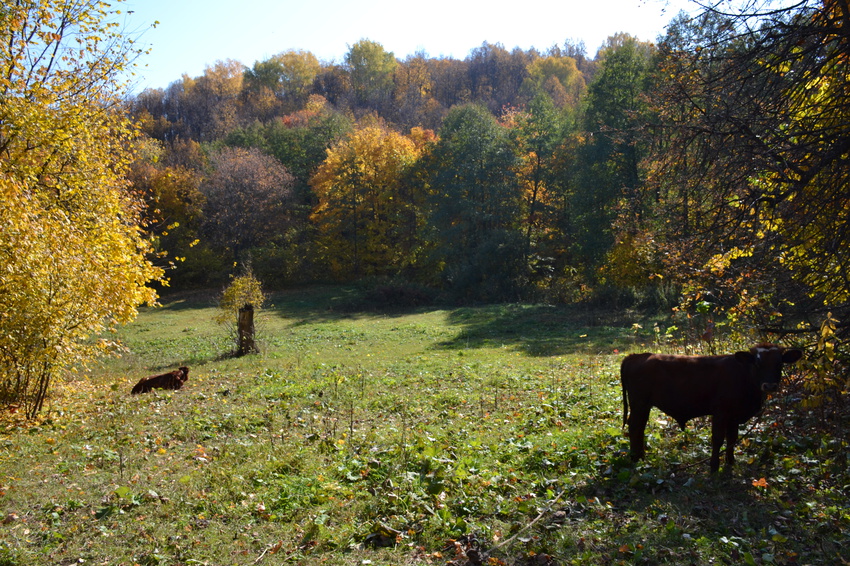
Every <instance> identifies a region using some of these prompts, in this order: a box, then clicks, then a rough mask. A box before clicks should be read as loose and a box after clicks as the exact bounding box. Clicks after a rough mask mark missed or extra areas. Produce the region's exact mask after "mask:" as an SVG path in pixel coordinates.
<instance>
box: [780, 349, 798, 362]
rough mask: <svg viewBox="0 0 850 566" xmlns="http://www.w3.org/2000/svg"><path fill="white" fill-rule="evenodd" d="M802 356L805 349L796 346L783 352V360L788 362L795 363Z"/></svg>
mask: <svg viewBox="0 0 850 566" xmlns="http://www.w3.org/2000/svg"><path fill="white" fill-rule="evenodd" d="M802 357H803V351H802V350H797V349H796V348H795V349H793V350H785V351H784V352H782V362H783V363H786V364H793V363H794V362H796V361H797V360H799V359H800V358H802Z"/></svg>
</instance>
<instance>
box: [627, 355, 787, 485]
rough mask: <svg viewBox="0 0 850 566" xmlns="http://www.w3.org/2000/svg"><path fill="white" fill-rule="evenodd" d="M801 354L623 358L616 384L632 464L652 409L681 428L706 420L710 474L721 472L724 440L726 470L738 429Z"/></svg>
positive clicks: (638, 455) (640, 455)
mask: <svg viewBox="0 0 850 566" xmlns="http://www.w3.org/2000/svg"><path fill="white" fill-rule="evenodd" d="M802 355H803V353H802V352H801V351H800V350H786V349H784V348H782V347H780V346H776V345H775V344H761V345H758V346H754V347H753V348H751V349H750V351H749V352H737V353H735V354H730V355H725V356H669V355H663V354H631V355H629V356H626V357H625V359H624V360H623V363H622V365H621V367H620V381H621V383H622V386H623V426H626V424H628V425H629V443H630V446H631V456H632V459H633V460H639V459H640V458H643V456H644V453H645V450H646V448H645V444H644V431H645V429H646V423H647V421H648V420H649V410H650V409H651V408H652V407H657V408H659V409H661V410H662V411H663V412H665V413H667V414H668V415H670V416H671V417H673V418H674V419H675V420H676V422H678V423H679V426H680V427H682V428H683V429H684V428H685V424H686V423H687V422H688V421H689V420H691V419H693V418H696V417H702V416H705V415H711V460H710V463H711V471H712V472H716V471H717V470H718V469H719V468H720V448H721V446H722V445H723V441H724V440H725V441H726V470H727V471H731V469H732V464H733V463H734V461H735V443H736V442H737V440H738V426H739V425H741V424H743V423H745V422H747V421H748V420H749V419H751V418H752V417H753V416H755V415H756V414H757V413H758V412H759V411H761V408H762V404H763V402H764V399H765V397H766V396H767V393H769V392H771V391H775V390H776V389H777V388H778V387H779V380H780V378H781V377H782V365H783V364H792V363H794V362H796V361H797V360H799V359H800V358H801V357H802ZM629 405H631V414H629Z"/></svg>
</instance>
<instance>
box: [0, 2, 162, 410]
mask: <svg viewBox="0 0 850 566" xmlns="http://www.w3.org/2000/svg"><path fill="white" fill-rule="evenodd" d="M106 19H108V13H107V12H106V11H105V7H104V5H102V3H99V2H91V1H88V2H73V3H71V2H63V1H54V2H49V1H46V0H45V1H42V2H35V1H29V2H18V3H15V4H13V5H6V6H5V7H4V8H3V10H2V11H0V40H2V43H3V44H4V45H7V46H11V48H10V49H4V50H3V51H2V53H0V71H2V72H0V75H2V79H0V203H2V206H0V263H2V265H3V268H2V269H0V402H7V403H10V402H17V403H22V404H23V405H24V406H25V408H26V412H27V414H28V415H30V416H34V415H35V414H36V413H37V412H38V411H39V410H40V409H41V406H42V404H43V402H44V398H45V396H46V394H47V392H48V388H49V384H50V379H51V376H53V375H54V373H55V372H56V371H57V370H58V369H60V368H63V367H67V366H70V365H74V364H79V363H82V362H84V361H85V360H87V359H89V358H90V356H92V355H94V354H96V353H98V352H99V351H102V350H103V349H104V348H105V347H107V346H108V344H107V343H106V342H105V341H98V342H95V343H92V342H91V341H90V337H91V336H93V335H96V334H98V333H100V332H101V331H102V330H104V329H105V328H108V327H111V326H112V325H114V324H117V323H123V322H127V321H130V320H132V319H133V318H134V317H135V315H136V312H137V311H136V307H137V306H138V305H139V304H142V303H152V302H154V301H155V300H156V294H155V293H154V291H153V290H152V289H150V288H148V287H147V286H146V284H147V283H148V282H149V281H151V280H153V279H157V278H159V277H161V275H162V272H161V270H160V269H158V268H156V267H155V266H153V265H152V264H151V262H150V261H149V260H148V259H147V258H146V255H147V254H148V252H149V251H150V245H149V243H148V242H147V241H146V240H145V239H144V238H143V234H142V232H141V230H140V228H139V222H138V218H139V203H138V201H137V199H136V198H134V197H133V196H132V195H131V194H130V193H129V191H128V187H127V183H126V180H125V177H124V175H125V173H126V169H127V165H128V163H129V160H130V158H131V157H132V147H133V139H134V137H135V133H134V130H133V128H132V127H131V124H130V123H129V122H128V121H127V120H126V118H125V117H124V116H123V114H122V113H120V112H119V111H118V106H117V100H118V99H117V96H118V90H119V89H117V88H116V85H115V82H114V81H115V77H116V74H117V73H119V72H121V70H122V69H123V68H124V65H125V63H126V61H127V58H128V57H129V55H130V54H131V53H132V48H131V45H130V44H129V43H127V42H124V41H122V38H121V36H120V35H119V34H117V33H116V32H115V31H114V29H113V25H112V24H106V23H103V22H104V21H105V20H106ZM50 54H52V55H50ZM57 54H61V59H57V58H56V57H57Z"/></svg>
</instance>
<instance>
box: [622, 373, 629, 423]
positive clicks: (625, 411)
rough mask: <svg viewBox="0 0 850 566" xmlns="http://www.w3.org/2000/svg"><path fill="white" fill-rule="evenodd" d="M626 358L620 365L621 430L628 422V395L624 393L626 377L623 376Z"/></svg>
mask: <svg viewBox="0 0 850 566" xmlns="http://www.w3.org/2000/svg"><path fill="white" fill-rule="evenodd" d="M626 359H628V356H626V358H625V359H623V363H622V364H621V365H620V387H622V389H623V428H626V424H627V423H628V421H629V394H628V392H627V391H626V375H625V373H626V372H625V367H624V366H625V365H626Z"/></svg>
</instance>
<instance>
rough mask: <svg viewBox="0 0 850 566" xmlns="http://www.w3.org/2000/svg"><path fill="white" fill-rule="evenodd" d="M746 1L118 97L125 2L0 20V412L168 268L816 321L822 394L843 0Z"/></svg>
mask: <svg viewBox="0 0 850 566" xmlns="http://www.w3.org/2000/svg"><path fill="white" fill-rule="evenodd" d="M741 5H742V6H743V8H742V9H733V8H732V7H731V6H733V4H725V3H724V4H723V6H716V7H706V8H705V9H703V11H702V12H701V13H700V14H699V15H697V16H693V17H686V16H685V15H679V16H677V17H676V18H675V19H674V20H673V21H672V22H671V24H670V26H669V27H668V31H667V34H666V36H665V37H663V38H660V39H659V41H658V42H657V43H649V42H642V41H639V40H638V39H636V38H634V37H630V36H628V35H625V34H619V35H615V36H612V37H611V38H609V40H608V41H607V42H606V43H605V45H604V46H603V47H602V48H601V49H600V50H599V52H598V53H597V54H596V55H595V56H594V57H593V58H592V59H590V58H589V57H587V55H586V53H585V50H584V48H583V46H582V45H581V44H576V43H573V42H568V43H567V44H565V45H564V46H563V47H552V48H550V49H549V50H547V51H545V52H538V51H535V50H528V51H524V50H521V49H514V50H512V51H508V50H506V49H504V48H503V47H502V46H500V45H498V44H488V43H485V44H483V45H482V46H481V47H480V48H478V49H475V50H473V51H472V52H471V53H470V54H469V56H467V57H466V58H465V59H463V60H457V59H451V58H436V59H435V58H430V57H428V56H426V55H425V54H421V53H420V54H415V55H413V56H410V57H407V58H406V59H405V60H403V61H400V60H398V59H397V58H396V57H395V56H394V55H393V54H392V53H389V52H387V51H386V50H384V49H383V47H382V46H381V45H380V44H378V43H376V42H373V41H370V40H366V39H364V40H361V41H359V42H357V43H355V44H354V45H352V46H351V47H350V48H349V51H348V53H347V54H346V55H345V57H344V61H343V62H342V63H340V64H334V63H325V62H320V61H318V60H317V59H316V58H315V56H313V55H312V54H310V53H308V52H304V51H289V52H285V53H282V54H280V55H277V56H274V57H271V58H269V59H267V60H265V61H258V62H256V63H254V65H253V66H252V67H250V68H249V67H245V66H244V65H242V64H241V63H238V62H234V61H224V62H218V63H216V64H214V65H212V66H210V67H209V68H208V69H207V70H206V71H205V73H204V74H203V75H202V76H200V77H195V78H191V77H187V76H184V77H183V78H182V79H180V80H178V81H176V82H174V83H172V84H171V85H170V86H169V87H168V88H166V89H162V90H159V89H156V90H148V91H144V92H142V93H140V94H138V95H136V96H133V97H131V98H129V99H125V100H124V101H123V104H121V103H119V95H120V94H121V88H120V85H119V84H118V76H119V74H120V73H121V72H122V70H123V69H124V68H125V67H126V65H127V64H128V62H129V61H131V60H132V59H133V58H134V57H135V56H137V55H138V54H139V50H138V49H137V48H136V47H135V46H134V43H133V41H132V39H130V38H127V37H125V36H124V35H123V34H122V33H121V31H120V30H118V29H117V27H116V26H117V24H115V23H114V22H115V20H114V19H110V14H112V15H114V14H115V11H114V10H113V11H112V12H110V11H109V10H106V9H104V7H103V6H102V5H101V4H100V3H98V2H95V1H94V0H83V1H81V2H69V1H63V0H58V1H56V2H46V1H44V0H28V1H27V2H20V3H16V4H15V5H14V6H10V7H9V8H8V9H5V10H0V43H2V44H3V45H5V46H7V48H6V49H3V50H0V67H1V68H0V70H2V73H0V77H2V78H0V102H2V103H1V104H0V196H2V199H3V204H4V206H3V207H2V208H0V221H2V226H3V229H2V230H0V254H2V257H3V258H4V261H5V269H4V270H3V271H2V273H0V290H2V293H0V324H2V328H1V329H2V332H1V333H0V335H2V336H0V374H2V375H3V376H6V377H4V379H3V380H2V382H0V402H2V401H7V402H8V401H9V400H14V399H24V401H25V403H26V404H27V407H26V410H27V412H28V413H29V414H35V412H37V411H38V410H39V409H40V407H41V403H42V402H43V400H44V395H45V393H46V391H47V390H48V386H49V383H50V377H51V376H52V375H53V374H54V373H55V371H56V370H57V368H61V367H67V366H68V365H71V364H76V363H79V362H80V361H81V360H83V359H84V358H86V357H87V356H88V355H89V354H93V353H95V352H96V351H100V350H102V349H107V348H108V347H109V341H108V340H102V341H99V342H96V343H94V342H92V341H91V340H90V339H89V338H90V336H92V335H95V334H98V333H100V332H101V331H102V330H103V329H104V328H108V327H110V326H112V325H114V324H116V323H120V322H123V321H127V320H131V319H132V318H133V316H134V314H135V308H136V307H137V306H138V305H139V304H141V303H143V302H145V301H152V300H154V298H155V294H154V293H153V292H152V289H151V287H150V284H151V283H153V282H156V281H160V282H162V280H161V275H162V273H163V270H165V274H166V276H167V278H168V279H169V280H170V285H171V287H172V288H174V289H191V288H196V287H210V286H220V285H222V284H223V283H224V282H225V281H226V280H227V278H228V276H229V275H230V274H231V273H232V272H233V270H234V265H237V266H238V265H240V264H242V265H250V266H251V267H252V269H253V272H254V273H256V274H257V275H258V276H259V277H260V278H261V279H262V280H263V281H264V283H265V284H266V285H267V286H269V287H278V286H284V285H288V284H296V283H299V284H300V283H306V282H314V281H329V280H336V281H344V282H353V281H370V282H373V286H375V288H376V289H377V288H378V287H377V285H378V284H381V287H380V289H381V293H382V295H381V296H382V297H384V299H385V302H388V301H398V302H400V303H403V302H406V303H408V304H414V303H420V302H422V301H429V300H433V299H435V298H438V299H440V300H445V301H455V302H464V303H469V302H483V301H531V300H535V301H536V300H543V301H550V302H574V301H586V300H597V301H600V302H601V303H603V304H605V305H608V306H613V307H621V306H624V305H625V304H627V302H626V301H630V302H632V303H633V302H634V301H638V300H640V301H644V303H646V304H649V305H656V306H657V305H659V304H664V303H667V304H669V303H670V302H671V299H672V301H673V302H676V303H678V306H677V309H678V311H677V312H678V313H679V316H682V317H684V318H685V319H686V320H693V319H696V318H698V319H699V320H700V321H701V322H709V323H710V322H714V323H717V324H721V323H724V322H727V321H729V322H732V323H734V325H735V327H736V328H739V329H741V328H749V329H753V330H757V331H758V332H759V333H760V334H761V335H762V336H766V337H768V338H770V339H775V340H778V339H783V338H788V337H789V336H793V337H797V338H798V339H799V340H800V341H807V342H808V343H809V345H810V346H811V350H810V355H807V357H806V363H807V364H808V368H809V369H810V370H812V371H810V375H812V376H814V377H813V379H812V381H811V383H812V384H814V385H813V387H812V391H814V392H815V393H817V395H823V396H826V395H831V394H833V393H834V392H835V391H839V390H842V389H843V388H846V387H847V386H848V383H847V377H846V376H847V375H848V373H847V372H846V371H845V368H846V361H847V357H848V348H847V345H848V342H847V341H848V338H850V336H848V328H850V325H848V322H847V321H848V319H850V241H848V240H850V202H848V200H850V190H848V186H849V185H848V175H850V141H848V140H850V135H848V134H850V132H848V129H850V119H848V118H850V116H848V113H850V110H848V109H850V103H848V97H850V89H848V88H847V84H848V79H847V77H848V76H850V73H848V69H847V67H848V65H850V8H848V7H847V5H846V3H843V2H834V1H832V0H827V1H815V0H800V1H799V2H797V3H794V4H793V5H784V4H780V3H772V2H765V3H760V4H758V5H755V4H753V3H749V2H743V3H742V4H741ZM727 6H728V8H724V7H727ZM724 9H726V10H727V11H723V10H724ZM131 120H132V121H134V122H135V123H136V125H137V126H138V128H133V127H131V124H130V121H131ZM81 282H84V283H85V284H81ZM163 283H164V282H163ZM687 317H694V318H692V319H688V318H687ZM817 398H818V397H817V396H815V397H813V399H817Z"/></svg>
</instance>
